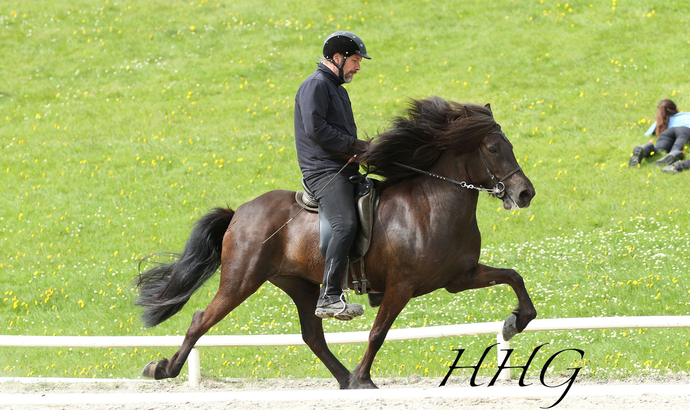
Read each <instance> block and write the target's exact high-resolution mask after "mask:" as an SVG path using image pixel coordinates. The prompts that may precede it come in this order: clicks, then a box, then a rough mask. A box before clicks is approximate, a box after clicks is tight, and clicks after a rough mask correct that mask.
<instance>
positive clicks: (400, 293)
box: [348, 288, 412, 389]
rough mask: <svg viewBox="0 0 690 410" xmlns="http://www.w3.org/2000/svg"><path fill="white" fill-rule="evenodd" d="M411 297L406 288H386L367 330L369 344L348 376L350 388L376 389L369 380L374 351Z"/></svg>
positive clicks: (377, 348) (380, 344) (379, 345)
mask: <svg viewBox="0 0 690 410" xmlns="http://www.w3.org/2000/svg"><path fill="white" fill-rule="evenodd" d="M411 298H412V292H411V291H408V289H396V288H393V289H386V291H385V293H384V296H383V301H382V302H381V307H380V308H379V311H378V314H377V315H376V320H374V325H373V326H372V328H371V332H369V344H368V345H367V350H366V352H364V356H363V357H362V361H361V362H360V363H359V365H358V366H357V367H356V368H355V370H353V371H352V375H351V376H350V383H349V386H348V388H350V389H376V388H377V387H376V385H375V384H374V382H373V381H372V380H371V365H372V363H373V362H374V359H375V358H376V353H378V351H379V349H381V346H382V345H383V342H384V341H385V340H386V335H387V334H388V331H389V330H390V328H391V326H392V325H393V322H394V321H395V319H396V318H397V317H398V315H399V314H400V312H402V310H403V309H404V308H405V306H406V305H407V302H409V301H410V299H411Z"/></svg>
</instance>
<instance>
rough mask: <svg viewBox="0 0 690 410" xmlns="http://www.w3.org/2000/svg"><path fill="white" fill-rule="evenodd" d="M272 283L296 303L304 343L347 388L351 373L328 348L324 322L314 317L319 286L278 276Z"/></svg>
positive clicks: (343, 387) (339, 382) (272, 279)
mask: <svg viewBox="0 0 690 410" xmlns="http://www.w3.org/2000/svg"><path fill="white" fill-rule="evenodd" d="M270 281H271V283H273V284H274V285H276V286H277V287H279V288H280V289H282V290H283V291H284V292H285V293H287V294H288V296H290V297H291V298H292V300H293V302H295V306H297V312H298V314H299V321H300V325H301V328H302V339H303V340H304V343H306V344H307V346H309V348H310V349H311V350H312V351H313V352H314V354H315V355H316V357H318V358H319V359H320V360H321V361H322V362H323V364H324V365H325V366H326V368H328V370H329V371H330V372H331V374H333V377H335V379H336V380H337V381H338V384H340V388H341V389H345V388H347V387H348V383H349V378H350V371H349V370H347V368H345V366H343V364H342V363H340V361H339V360H338V359H337V358H336V357H335V356H334V355H333V353H332V352H331V350H330V349H329V348H328V345H327V344H326V338H325V337H324V334H323V325H322V320H321V319H320V318H318V317H316V315H314V309H315V308H316V302H317V300H318V298H319V285H318V284H316V283H312V282H309V281H306V280H304V279H301V278H298V277H295V276H276V277H273V278H271V280H270Z"/></svg>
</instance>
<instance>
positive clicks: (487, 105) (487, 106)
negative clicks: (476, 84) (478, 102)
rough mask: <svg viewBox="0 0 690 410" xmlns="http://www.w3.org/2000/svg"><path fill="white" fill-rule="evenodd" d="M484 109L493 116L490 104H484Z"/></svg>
mask: <svg viewBox="0 0 690 410" xmlns="http://www.w3.org/2000/svg"><path fill="white" fill-rule="evenodd" d="M484 108H486V109H487V110H489V112H490V113H491V115H493V114H494V112H493V111H491V104H489V103H486V105H485V106H484Z"/></svg>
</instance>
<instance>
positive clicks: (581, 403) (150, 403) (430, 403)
mask: <svg viewBox="0 0 690 410" xmlns="http://www.w3.org/2000/svg"><path fill="white" fill-rule="evenodd" d="M24 381H26V380H24ZM489 381H490V379H488V378H487V379H479V380H478V381H477V383H482V384H483V386H479V387H471V386H470V382H469V379H468V378H461V377H457V378H455V377H454V378H451V379H450V380H449V381H448V383H447V385H446V386H445V387H442V388H440V387H439V384H440V382H441V379H431V378H421V377H419V378H409V379H377V380H375V382H376V383H377V384H378V386H379V387H380V390H378V391H361V390H360V391H342V390H339V389H338V386H337V384H336V383H335V381H334V380H332V379H268V380H227V381H203V382H202V384H201V386H199V387H196V388H194V387H191V386H189V385H188V384H187V383H184V382H179V381H163V382H150V381H146V382H133V381H101V382H97V383H83V382H81V383H74V382H59V383H55V382H43V381H38V382H33V383H26V382H19V381H15V380H11V379H4V380H1V379H0V408H2V409H16V410H38V409H76V410H101V409H122V410H140V409H141V410H143V409H146V410H148V409H155V410H158V409H160V410H178V409H179V410H181V409H204V410H216V409H218V410H220V409H224V410H225V409H243V410H265V409H267V408H271V409H288V410H312V409H313V410H322V409H325V410H339V409H343V410H345V409H347V410H351V409H358V410H359V409H376V410H379V409H380V410H387V409H411V410H416V409H424V410H437V409H439V410H440V409H476V410H496V409H510V410H513V409H515V410H523V409H525V410H526V409H529V410H537V409H540V408H547V407H549V406H552V405H553V404H554V403H555V402H556V401H557V400H558V398H559V397H560V396H561V395H562V394H563V393H564V389H565V386H563V387H557V388H556V387H554V388H546V387H544V386H543V385H542V384H541V382H540V381H539V380H537V379H535V380H527V381H526V384H531V385H529V386H526V387H521V386H519V385H518V381H517V380H511V381H498V382H497V383H496V385H495V386H492V387H487V384H488V382H489ZM563 381H565V380H563ZM561 382H562V381H549V384H551V385H553V386H555V385H557V384H560V383H561ZM653 406H654V407H656V408H657V409H664V410H666V409H672V410H675V409H678V410H681V409H682V410H687V409H688V408H690V377H687V376H671V377H664V378H660V379H628V380H622V381H621V380H609V381H591V380H577V381H576V382H575V384H573V386H572V388H571V389H570V391H569V392H568V393H567V394H566V395H565V397H564V398H563V400H562V401H561V402H560V403H559V404H558V405H556V406H555V407H552V408H554V409H559V410H594V409H600V410H604V409H607V410H608V409H613V408H615V409H640V410H642V409H644V410H649V409H650V408H652V407H653Z"/></svg>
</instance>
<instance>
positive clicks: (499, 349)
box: [496, 333, 510, 380]
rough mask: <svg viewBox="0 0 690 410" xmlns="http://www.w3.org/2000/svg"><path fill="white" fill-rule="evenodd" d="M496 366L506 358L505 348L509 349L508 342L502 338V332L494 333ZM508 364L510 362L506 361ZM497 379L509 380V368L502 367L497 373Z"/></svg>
mask: <svg viewBox="0 0 690 410" xmlns="http://www.w3.org/2000/svg"><path fill="white" fill-rule="evenodd" d="M496 343H498V345H497V346H496V366H497V367H498V366H500V365H501V364H502V363H503V361H504V360H505V358H506V354H507V352H506V351H505V350H507V349H510V342H508V341H507V340H503V334H502V333H499V334H497V335H496ZM508 364H510V363H508ZM498 379H499V380H510V369H503V370H502V371H501V373H500V374H499V375H498Z"/></svg>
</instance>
